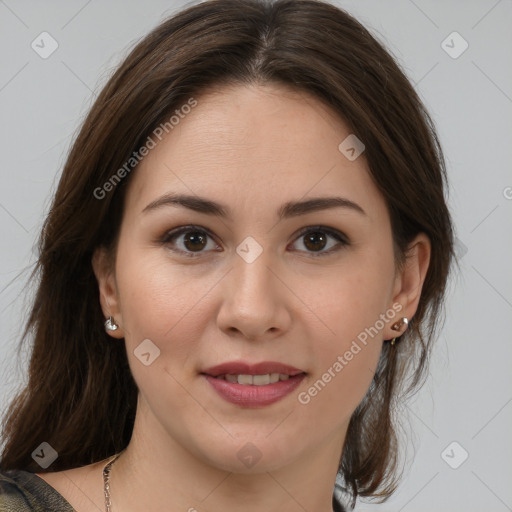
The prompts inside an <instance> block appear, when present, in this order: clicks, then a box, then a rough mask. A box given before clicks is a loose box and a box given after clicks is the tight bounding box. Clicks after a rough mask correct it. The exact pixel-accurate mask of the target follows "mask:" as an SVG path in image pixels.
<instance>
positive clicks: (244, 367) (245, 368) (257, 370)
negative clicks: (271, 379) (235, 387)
mask: <svg viewBox="0 0 512 512" xmlns="http://www.w3.org/2000/svg"><path fill="white" fill-rule="evenodd" d="M201 373H203V374H206V375H210V376H212V377H218V376H219V375H226V374H231V375H265V374H266V373H282V374H284V375H290V377H293V376H295V375H299V374H300V373H306V372H304V370H299V369H298V368H294V367H293V366H289V365H286V364H282V363H278V362H275V361H263V362H262V363H256V364H249V363H246V362H244V361H232V362H228V363H222V364H219V365H217V366H212V367H211V368H208V369H207V370H204V371H203V372H201Z"/></svg>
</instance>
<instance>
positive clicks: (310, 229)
mask: <svg viewBox="0 0 512 512" xmlns="http://www.w3.org/2000/svg"><path fill="white" fill-rule="evenodd" d="M189 232H199V233H202V234H205V235H207V236H208V237H210V238H212V239H213V238H214V237H213V235H212V234H211V233H210V232H209V231H208V230H207V229H205V228H202V227H200V226H193V225H191V226H182V227H179V228H176V229H174V230H172V231H168V232H167V233H165V234H164V236H163V237H162V238H161V239H160V240H159V242H160V243H161V244H164V245H169V244H170V242H172V241H173V240H174V239H175V238H177V237H178V236H180V235H183V234H186V233H189ZM317 232H321V233H325V234H327V235H329V236H331V237H332V238H334V239H336V240H337V241H338V242H339V243H338V244H336V245H335V246H333V247H331V248H330V249H328V250H327V251H322V252H314V251H299V252H307V253H308V254H310V255H311V256H312V257H314V258H319V257H322V256H328V255H330V254H332V253H334V252H337V251H339V250H341V249H342V248H343V247H344V246H347V245H350V242H349V241H348V239H347V237H346V236H345V235H343V233H341V232H339V231H337V230H335V229H332V228H328V227H326V226H307V227H306V228H303V229H301V230H300V232H299V234H298V235H297V237H296V238H295V240H298V239H299V238H301V237H303V236H304V235H306V234H308V233H317ZM295 240H294V241H295ZM171 250H172V251H174V252H178V253H181V254H183V255H184V256H186V257H188V258H197V257H199V256H200V255H201V254H203V253H204V252H206V251H196V252H189V251H183V250H182V249H176V248H174V249H171Z"/></svg>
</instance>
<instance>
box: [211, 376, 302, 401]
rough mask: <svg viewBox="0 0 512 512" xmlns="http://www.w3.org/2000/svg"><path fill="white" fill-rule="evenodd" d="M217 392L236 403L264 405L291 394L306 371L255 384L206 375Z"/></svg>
mask: <svg viewBox="0 0 512 512" xmlns="http://www.w3.org/2000/svg"><path fill="white" fill-rule="evenodd" d="M203 376H204V377H206V380H207V381H208V382H209V383H210V385H211V386H212V387H213V389H215V391H217V393H218V394H219V395H220V396H221V397H222V398H224V399H225V400H227V401H228V402H231V403H232V404H235V405H240V406H242V407H264V406H265V405H270V404H273V403H275V402H278V401H279V400H281V399H282V398H284V397H285V396H287V395H289V394H290V393H291V392H292V391H293V390H294V389H295V388H296V387H297V386H298V385H299V384H300V383H301V382H302V380H303V379H304V377H305V376H306V375H305V374H304V373H301V374H300V375H295V376H294V377H290V378H289V379H288V380H280V381H278V382H275V383H274V384H265V385H264V386H253V385H245V384H235V383H232V382H228V381H227V380H223V379H216V378H215V377H212V376H211V375H204V374H203Z"/></svg>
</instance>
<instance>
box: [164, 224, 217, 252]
mask: <svg viewBox="0 0 512 512" xmlns="http://www.w3.org/2000/svg"><path fill="white" fill-rule="evenodd" d="M211 238H212V237H211V236H210V234H209V233H208V232H207V231H205V230H204V229H199V228H197V227H194V226H184V227H181V228H178V229H176V230H174V231H170V232H168V233H166V234H165V235H164V237H163V238H162V240H161V242H162V243H163V244H164V245H167V246H170V248H171V250H173V251H175V252H178V253H181V254H183V255H184V256H189V257H195V256H196V255H197V256H199V255H200V254H201V253H203V252H207V250H211V249H214V248H215V247H217V245H216V244H215V243H213V241H212V244H211V245H213V247H210V248H208V243H209V239H211ZM194 253H196V254H194Z"/></svg>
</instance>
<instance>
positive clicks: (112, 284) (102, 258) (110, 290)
mask: <svg viewBox="0 0 512 512" xmlns="http://www.w3.org/2000/svg"><path fill="white" fill-rule="evenodd" d="M91 263H92V268H93V270H94V275H95V276H96V279H97V281H98V288H99V292H100V304H101V309H102V311H103V315H104V316H105V319H107V318H109V317H110V316H112V317H113V319H114V321H115V323H116V324H117V325H118V326H119V328H118V329H117V330H115V331H107V332H108V334H109V335H110V336H112V337H113V338H118V339H121V338H124V332H123V328H122V325H123V319H122V315H121V308H120V303H119V296H118V292H117V285H116V280H115V273H114V266H113V265H112V262H111V260H110V257H109V254H108V252H107V250H106V249H105V248H104V247H98V248H97V249H96V250H95V251H94V254H93V256H92V261H91Z"/></svg>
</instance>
